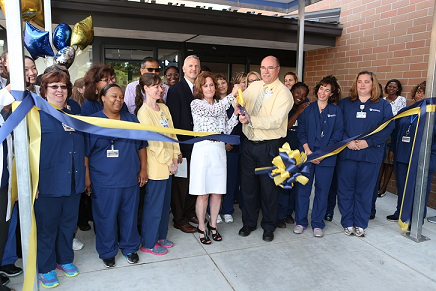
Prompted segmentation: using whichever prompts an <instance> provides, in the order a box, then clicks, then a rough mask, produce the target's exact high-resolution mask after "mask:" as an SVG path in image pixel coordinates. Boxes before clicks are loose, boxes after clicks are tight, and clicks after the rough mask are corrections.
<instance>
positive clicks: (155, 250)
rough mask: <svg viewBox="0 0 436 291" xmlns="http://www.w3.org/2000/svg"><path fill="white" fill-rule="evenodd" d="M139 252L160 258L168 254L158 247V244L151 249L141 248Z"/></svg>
mask: <svg viewBox="0 0 436 291" xmlns="http://www.w3.org/2000/svg"><path fill="white" fill-rule="evenodd" d="M141 251H143V252H144V253H150V254H152V255H155V256H162V255H165V254H166V253H168V250H167V249H166V248H164V247H162V246H160V245H159V244H158V243H156V244H155V245H154V247H153V248H152V249H147V248H144V247H141Z"/></svg>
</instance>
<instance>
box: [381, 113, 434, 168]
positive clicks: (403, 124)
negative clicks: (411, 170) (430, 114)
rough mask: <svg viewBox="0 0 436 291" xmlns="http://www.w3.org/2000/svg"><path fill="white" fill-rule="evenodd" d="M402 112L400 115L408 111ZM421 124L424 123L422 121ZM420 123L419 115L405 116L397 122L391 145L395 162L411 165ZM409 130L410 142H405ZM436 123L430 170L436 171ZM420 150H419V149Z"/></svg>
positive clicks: (390, 148)
mask: <svg viewBox="0 0 436 291" xmlns="http://www.w3.org/2000/svg"><path fill="white" fill-rule="evenodd" d="M406 109H407V108H405V109H403V110H401V111H400V112H398V113H401V112H402V111H404V110H406ZM421 122H424V121H423V120H421ZM435 122H436V119H435ZM417 123H418V115H412V116H405V117H402V118H400V119H396V120H395V129H394V131H393V132H392V134H391V142H390V143H389V145H388V146H389V150H390V151H392V152H394V162H400V163H405V164H408V163H409V159H410V154H411V152H412V145H413V138H414V136H415V131H416V125H417ZM409 126H410V128H409ZM408 129H409V134H407V136H408V137H410V142H403V137H404V136H406V131H407V130H408ZM435 137H436V123H435V124H434V125H433V140H432V144H431V155H430V165H429V169H430V170H434V169H436V143H435ZM417 150H419V149H417Z"/></svg>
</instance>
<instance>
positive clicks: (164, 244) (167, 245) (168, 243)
mask: <svg viewBox="0 0 436 291" xmlns="http://www.w3.org/2000/svg"><path fill="white" fill-rule="evenodd" d="M157 243H158V244H159V245H160V246H161V247H164V248H172V247H173V246H174V243H173V242H172V241H170V240H167V239H166V238H164V239H160V240H158V241H157Z"/></svg>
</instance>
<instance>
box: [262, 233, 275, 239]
mask: <svg viewBox="0 0 436 291" xmlns="http://www.w3.org/2000/svg"><path fill="white" fill-rule="evenodd" d="M262 239H263V240H264V241H273V239H274V232H273V231H269V230H264V231H263V236H262Z"/></svg>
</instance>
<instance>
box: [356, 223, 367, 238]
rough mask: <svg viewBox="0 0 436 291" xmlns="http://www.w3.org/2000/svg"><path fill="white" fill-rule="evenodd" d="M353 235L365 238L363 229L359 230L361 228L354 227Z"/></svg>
mask: <svg viewBox="0 0 436 291" xmlns="http://www.w3.org/2000/svg"><path fill="white" fill-rule="evenodd" d="M354 234H355V235H356V236H360V237H364V236H365V230H364V229H363V228H361V227H357V226H355V227H354Z"/></svg>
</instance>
